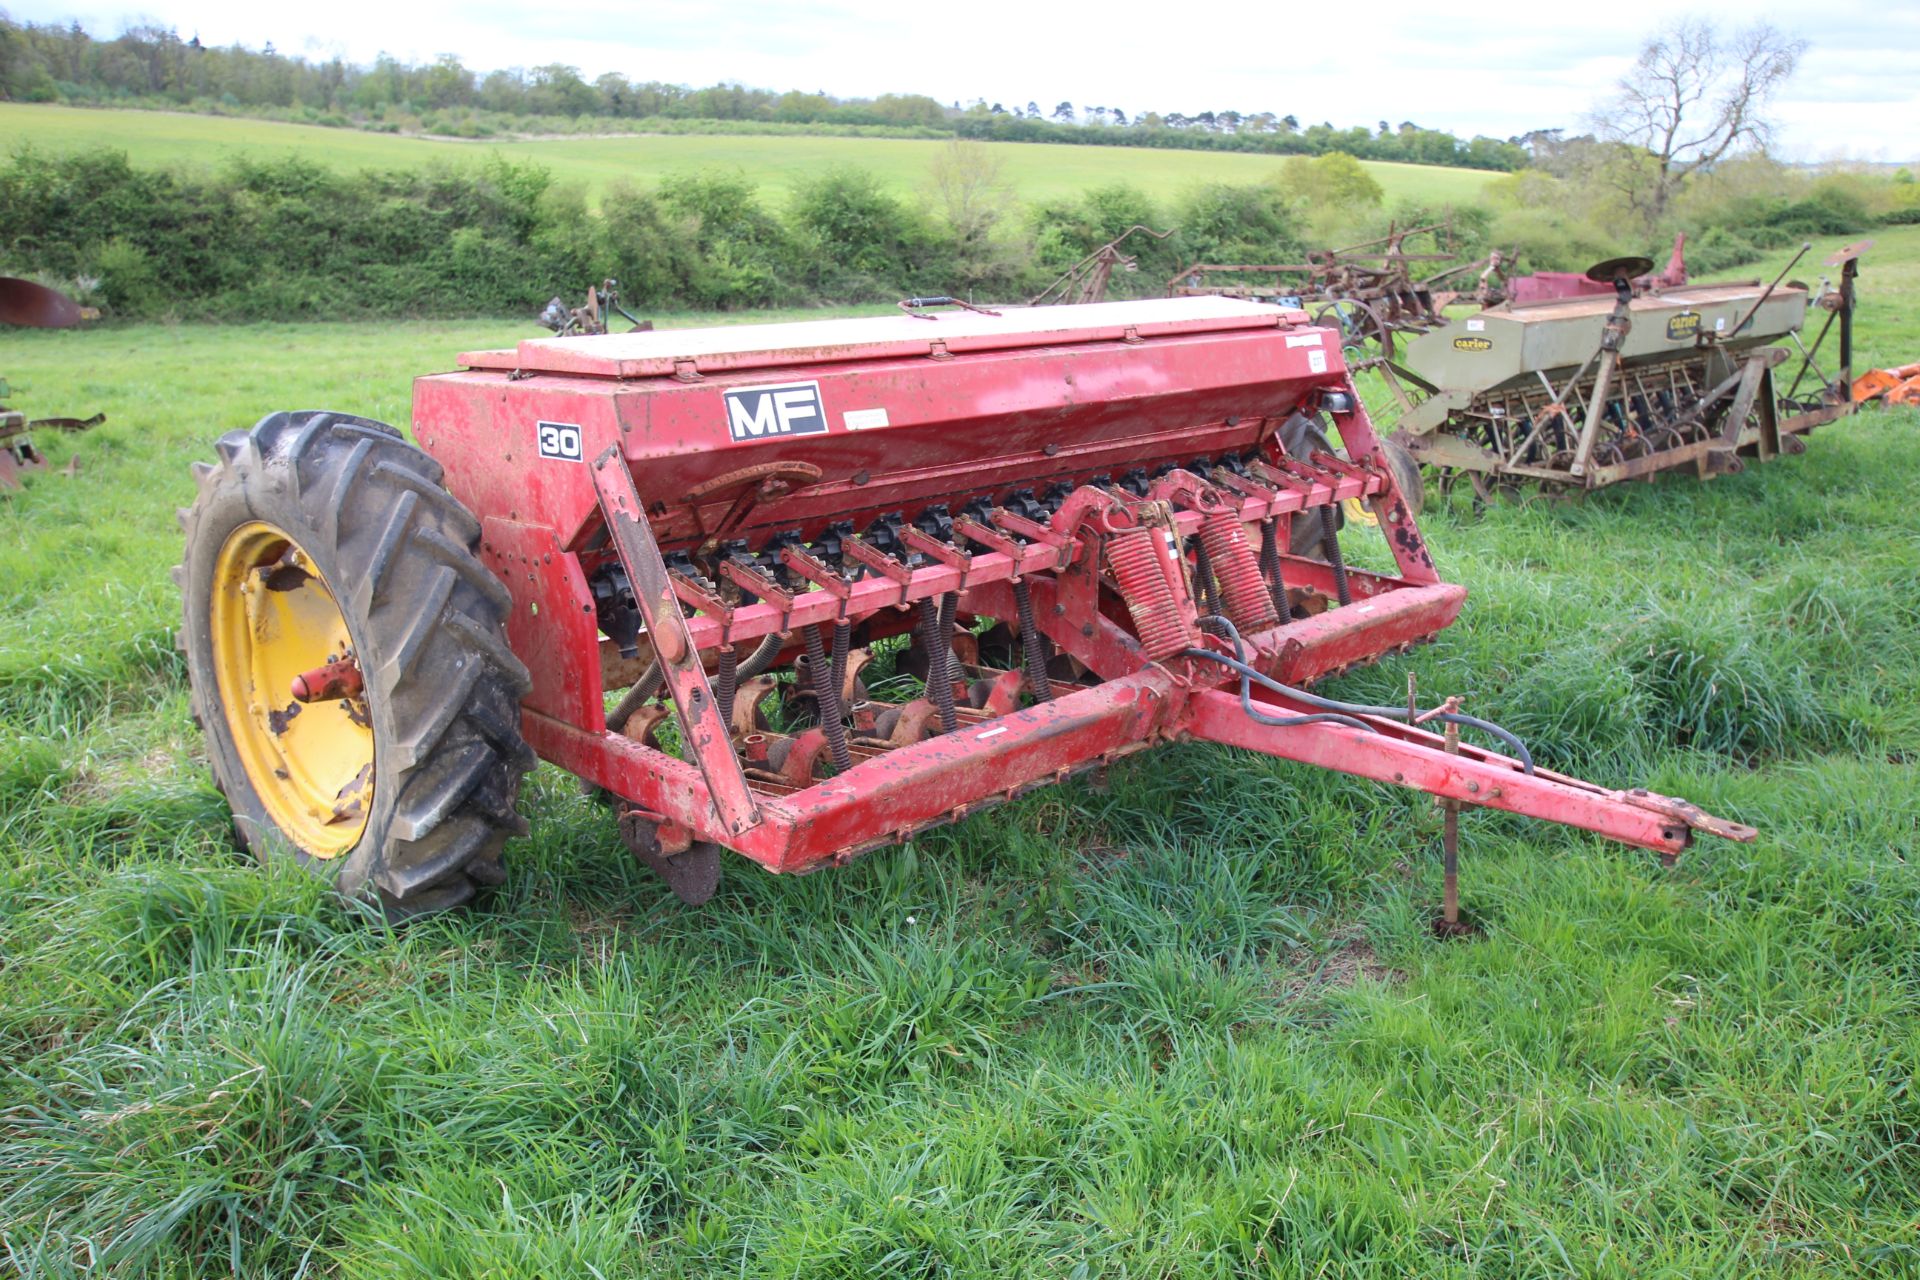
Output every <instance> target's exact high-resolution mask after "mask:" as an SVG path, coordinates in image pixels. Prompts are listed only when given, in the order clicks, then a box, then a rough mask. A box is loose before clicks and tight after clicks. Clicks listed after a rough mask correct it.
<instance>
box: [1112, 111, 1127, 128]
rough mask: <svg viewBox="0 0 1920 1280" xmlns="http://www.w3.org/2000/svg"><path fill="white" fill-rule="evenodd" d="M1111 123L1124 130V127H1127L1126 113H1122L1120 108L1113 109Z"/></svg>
mask: <svg viewBox="0 0 1920 1280" xmlns="http://www.w3.org/2000/svg"><path fill="white" fill-rule="evenodd" d="M1113 122H1114V123H1115V124H1116V125H1118V126H1120V127H1121V128H1122V129H1124V128H1126V127H1127V113H1126V112H1124V111H1122V110H1121V109H1120V108H1118V107H1115V108H1114V109H1113Z"/></svg>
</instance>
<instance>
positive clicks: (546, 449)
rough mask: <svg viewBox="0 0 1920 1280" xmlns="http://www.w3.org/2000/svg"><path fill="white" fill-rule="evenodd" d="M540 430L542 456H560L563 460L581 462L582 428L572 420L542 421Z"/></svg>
mask: <svg viewBox="0 0 1920 1280" xmlns="http://www.w3.org/2000/svg"><path fill="white" fill-rule="evenodd" d="M539 430H540V456H541V457H543V458H559V459H560V460H561V461H563V462H579V461H581V460H582V459H581V454H580V428H579V427H576V426H575V425H574V424H573V423H571V422H542V423H540V424H539Z"/></svg>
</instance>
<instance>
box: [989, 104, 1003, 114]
mask: <svg viewBox="0 0 1920 1280" xmlns="http://www.w3.org/2000/svg"><path fill="white" fill-rule="evenodd" d="M987 110H988V111H991V112H992V113H993V114H994V115H996V116H1003V115H1005V114H1007V109H1006V108H1005V107H1003V106H1001V105H1000V104H999V103H997V102H996V103H994V104H993V105H992V106H991V107H988V108H987Z"/></svg>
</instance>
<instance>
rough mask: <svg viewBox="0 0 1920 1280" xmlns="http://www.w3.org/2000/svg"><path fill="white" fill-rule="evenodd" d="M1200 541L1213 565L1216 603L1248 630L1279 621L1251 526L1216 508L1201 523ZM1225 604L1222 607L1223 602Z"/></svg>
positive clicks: (1255, 629) (1264, 627)
mask: <svg viewBox="0 0 1920 1280" xmlns="http://www.w3.org/2000/svg"><path fill="white" fill-rule="evenodd" d="M1200 545H1201V546H1202V547H1204V548H1206V552H1207V562H1208V564H1210V565H1211V566H1212V568H1213V578H1214V583H1215V588H1214V596H1215V599H1214V602H1213V603H1214V605H1215V606H1216V612H1223V613H1225V614H1226V615H1227V617H1229V618H1231V619H1232V620H1233V624H1234V625H1235V626H1237V627H1239V628H1240V630H1242V631H1244V632H1249V633H1251V632H1255V631H1264V630H1266V629H1267V628H1268V627H1271V626H1273V625H1274V624H1275V623H1276V622H1278V621H1279V620H1280V619H1279V614H1278V613H1277V611H1276V610H1275V609H1274V607H1273V597H1272V596H1271V594H1270V593H1269V592H1268V591H1267V584H1266V582H1265V580H1264V579H1262V578H1261V576H1260V563H1259V561H1258V560H1256V559H1255V558H1254V554H1253V548H1252V547H1250V546H1248V545H1247V527H1246V526H1245V525H1243V524H1241V523H1240V517H1238V516H1236V515H1234V514H1233V513H1232V512H1231V511H1216V512H1214V513H1213V514H1212V515H1209V516H1208V517H1207V518H1206V520H1205V521H1204V522H1203V523H1202V524H1201V526H1200ZM1223 605H1224V606H1225V607H1224V608H1220V607H1219V606H1223Z"/></svg>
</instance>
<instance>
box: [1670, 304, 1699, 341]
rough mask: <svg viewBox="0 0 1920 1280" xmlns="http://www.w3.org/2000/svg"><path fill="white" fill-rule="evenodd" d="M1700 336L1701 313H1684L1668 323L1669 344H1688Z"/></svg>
mask: <svg viewBox="0 0 1920 1280" xmlns="http://www.w3.org/2000/svg"><path fill="white" fill-rule="evenodd" d="M1699 334H1700V313H1699V312H1698V311H1682V312H1681V313H1680V314H1679V315H1677V316H1674V317H1673V318H1672V319H1671V320H1668V321H1667V340H1668V341H1669V342H1687V341H1690V340H1692V339H1693V338H1696V337H1698V336H1699Z"/></svg>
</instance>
